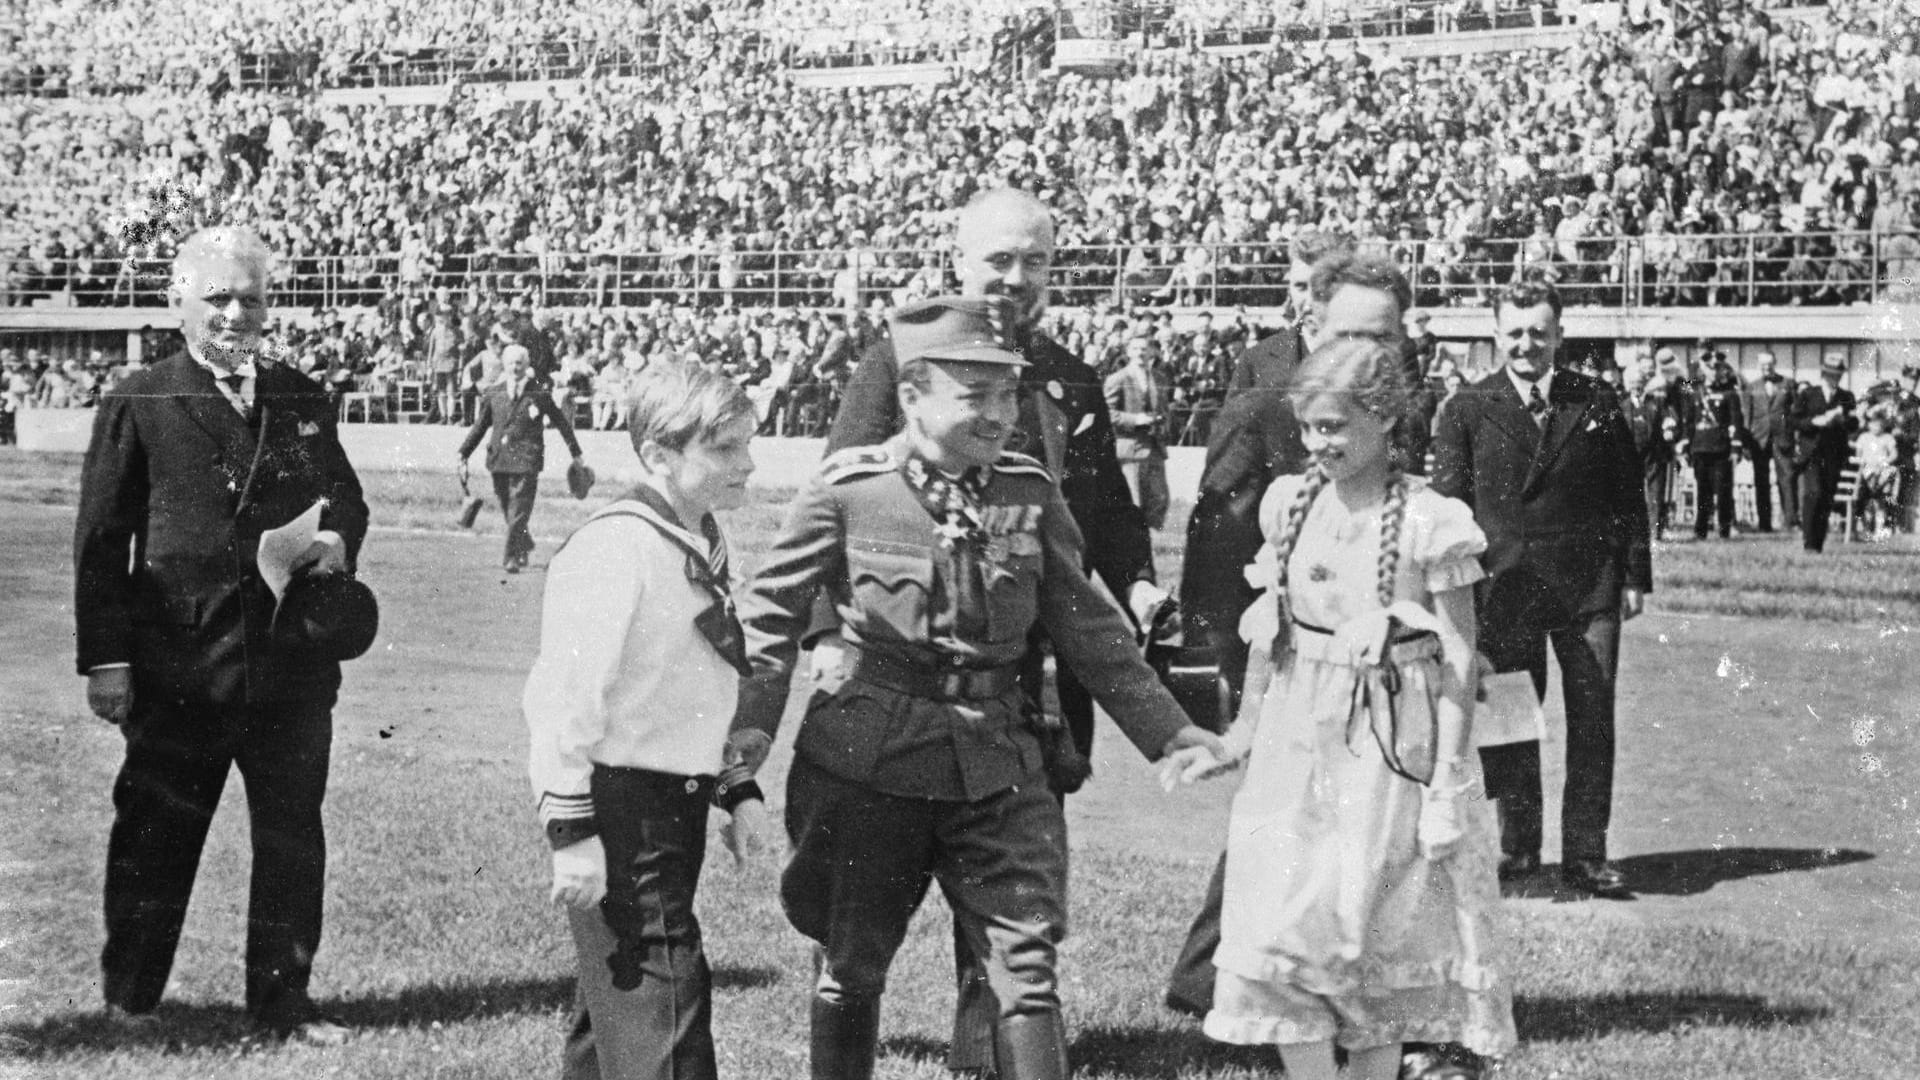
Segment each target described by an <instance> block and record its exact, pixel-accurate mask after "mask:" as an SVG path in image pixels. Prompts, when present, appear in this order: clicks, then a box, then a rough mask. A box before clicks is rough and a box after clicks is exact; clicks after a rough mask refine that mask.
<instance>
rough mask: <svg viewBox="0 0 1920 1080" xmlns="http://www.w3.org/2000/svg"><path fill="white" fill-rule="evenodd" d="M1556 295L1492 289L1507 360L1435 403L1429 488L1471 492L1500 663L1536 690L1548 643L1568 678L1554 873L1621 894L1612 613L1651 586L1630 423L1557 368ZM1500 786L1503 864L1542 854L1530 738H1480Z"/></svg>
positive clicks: (1632, 606) (1487, 618)
mask: <svg viewBox="0 0 1920 1080" xmlns="http://www.w3.org/2000/svg"><path fill="white" fill-rule="evenodd" d="M1560 307H1561V302H1560V295H1559V293H1558V291H1557V290H1555V289H1554V288H1553V286H1552V285H1550V284H1547V283H1545V282H1538V281H1523V282H1520V283H1517V284H1515V285H1513V286H1511V287H1510V288H1508V289H1506V290H1504V291H1503V292H1501V293H1500V294H1499V295H1498V296H1497V297H1496V298H1495V302H1494V327H1495V338H1494V349H1495V352H1496V353H1497V354H1498V355H1499V356H1500V357H1502V359H1503V360H1504V361H1505V364H1504V366H1503V367H1502V368H1501V369H1500V370H1498V371H1496V372H1494V373H1493V374H1491V375H1488V376H1487V377H1485V378H1483V379H1481V380H1479V381H1477V382H1475V383H1472V384H1470V385H1468V386H1467V387H1465V388H1463V389H1462V390H1461V391H1460V393H1459V394H1458V395H1457V396H1455V398H1454V399H1453V401H1452V402H1450V403H1449V404H1448V405H1447V408H1446V411H1445V412H1444V413H1443V414H1442V415H1441V418H1440V425H1439V430H1438V431H1437V432H1436V435H1435V438H1434V477H1433V487H1434V490H1435V491H1437V492H1439V493H1440V494H1442V495H1447V496H1450V497H1452V498H1456V499H1459V500H1461V501H1462V502H1465V503H1466V504H1467V505H1468V506H1470V507H1472V508H1473V516H1474V520H1476V521H1477V522H1479V524H1480V527H1481V528H1482V529H1484V530H1486V533H1487V553H1486V555H1485V556H1484V557H1483V559H1482V562H1483V563H1484V564H1485V566H1486V569H1487V574H1488V575H1489V576H1488V579H1487V580H1486V581H1485V582H1483V583H1482V584H1481V586H1480V589H1479V623H1480V649H1481V651H1482V652H1483V653H1485V654H1486V656H1487V658H1488V659H1489V660H1490V661H1492V663H1493V666H1494V670H1495V671H1502V672H1505V671H1527V672H1529V673H1530V674H1531V675H1532V676H1533V682H1534V686H1535V687H1536V689H1537V690H1538V691H1539V692H1540V693H1542V694H1544V693H1545V691H1546V680H1547V653H1546V647H1547V645H1548V644H1551V645H1552V646H1553V652H1554V655H1555V657H1556V658H1557V659H1558V660H1559V662H1560V675H1561V682H1562V684H1563V689H1564V691H1565V694H1566V713H1567V779H1566V797H1565V801H1564V803H1563V804H1562V805H1563V809H1562V811H1561V831H1560V835H1561V878H1562V880H1563V881H1564V882H1565V883H1566V884H1567V885H1568V886H1570V887H1572V888H1575V889H1578V890H1580V891H1583V892H1586V893H1590V894H1592V895H1596V896H1608V897H1621V896H1626V895H1629V891H1628V883H1627V880H1626V878H1625V876H1624V875H1622V874H1621V873H1620V871H1619V870H1618V869H1617V868H1616V867H1614V866H1612V865H1611V864H1610V863H1608V862H1607V853H1606V852H1607V827H1608V824H1609V820H1610V818H1611V815H1612V800H1613V759H1614V735H1613V731H1614V679H1615V676H1616V673H1617V670H1618V663H1619V648H1620V623H1621V621H1622V620H1624V619H1630V618H1633V617H1634V616H1635V615H1638V614H1639V613H1640V610H1641V606H1642V603H1643V598H1644V596H1645V594H1646V593H1647V592H1649V591H1650V590H1651V589H1652V587H1653V569H1652V556H1651V543H1650V540H1649V537H1648V531H1647V507H1646V501H1645V496H1644V494H1643V491H1642V488H1641V477H1642V472H1641V465H1640V459H1639V457H1638V456H1637V455H1636V454H1635V453H1634V446H1633V433H1632V430H1631V429H1630V428H1629V426H1628V423H1627V418H1626V416H1625V415H1624V413H1623V412H1622V411H1621V408H1620V403H1619V400H1618V399H1617V398H1616V396H1615V395H1614V392H1613V391H1612V390H1611V389H1610V388H1609V387H1607V386H1606V385H1605V384H1604V383H1602V382H1600V381H1599V380H1597V379H1593V378H1589V377H1588V376H1585V375H1582V374H1580V373H1579V372H1576V371H1570V370H1564V369H1562V370H1556V369H1555V367H1554V360H1555V357H1556V356H1557V354H1558V352H1559V349H1560ZM1481 761H1482V763H1483V764H1484V766H1485V769H1486V778H1487V794H1488V795H1489V796H1491V797H1493V798H1495V799H1498V800H1499V812H1500V824H1501V829H1500V834H1501V835H1500V843H1501V851H1502V859H1501V872H1502V876H1503V877H1505V878H1507V879H1509V880H1511V879H1513V878H1515V877H1517V876H1521V875H1526V874H1530V873H1532V872H1533V871H1535V870H1537V869H1538V867H1539V865H1540V845H1541V833H1542V824H1541V803H1542V800H1541V793H1540V744H1539V743H1538V742H1522V743H1515V744H1512V745H1509V746H1497V747H1488V748H1486V749H1484V750H1482V751H1481Z"/></svg>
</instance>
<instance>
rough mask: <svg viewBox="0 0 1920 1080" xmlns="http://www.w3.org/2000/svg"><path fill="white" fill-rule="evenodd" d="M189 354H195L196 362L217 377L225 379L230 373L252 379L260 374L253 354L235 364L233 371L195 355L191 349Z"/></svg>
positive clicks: (194, 360)
mask: <svg viewBox="0 0 1920 1080" xmlns="http://www.w3.org/2000/svg"><path fill="white" fill-rule="evenodd" d="M187 355H189V356H193V362H194V363H196V364H199V365H200V366H201V367H203V368H206V369H207V370H208V371H211V372H213V377H214V378H215V379H224V378H226V377H227V376H229V375H238V376H240V377H241V378H243V379H246V380H248V381H252V380H253V379H254V378H256V377H258V376H259V374H260V372H259V370H258V369H257V368H255V367H254V364H253V357H251V356H249V357H247V358H246V359H245V360H242V361H240V362H239V363H238V364H235V365H234V367H233V370H232V371H222V370H220V369H219V368H218V367H216V366H215V365H213V364H211V363H209V362H208V361H206V360H204V359H202V358H200V357H199V356H195V355H194V354H193V353H192V352H191V351H189V352H188V354H187Z"/></svg>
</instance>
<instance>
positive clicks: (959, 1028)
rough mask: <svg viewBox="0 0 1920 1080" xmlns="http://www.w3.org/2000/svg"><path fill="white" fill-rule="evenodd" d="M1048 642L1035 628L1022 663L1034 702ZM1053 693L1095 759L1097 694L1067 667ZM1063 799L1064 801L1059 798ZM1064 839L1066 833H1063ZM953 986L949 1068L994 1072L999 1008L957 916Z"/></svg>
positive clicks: (1082, 747) (1057, 672)
mask: <svg viewBox="0 0 1920 1080" xmlns="http://www.w3.org/2000/svg"><path fill="white" fill-rule="evenodd" d="M1045 641H1046V637H1045V634H1044V633H1042V632H1041V631H1039V630H1038V629H1037V628H1036V630H1035V632H1034V635H1033V636H1032V637H1031V638H1030V639H1029V641H1028V647H1027V655H1026V656H1025V657H1023V658H1022V659H1021V661H1020V688H1021V689H1022V690H1023V691H1024V692H1025V693H1026V695H1027V697H1028V698H1029V699H1030V700H1032V701H1036V702H1041V701H1045V700H1046V699H1045V697H1044V694H1045V691H1046V648H1045ZM1053 691H1054V694H1055V696H1056V697H1058V698H1059V701H1060V717H1061V719H1062V720H1063V721H1064V722H1065V723H1066V725H1067V733H1068V734H1069V735H1070V736H1071V737H1072V738H1073V745H1074V746H1075V747H1076V748H1077V749H1079V751H1080V753H1081V754H1082V755H1083V756H1086V757H1091V756H1092V755H1093V694H1092V693H1090V692H1089V691H1088V690H1087V688H1086V685H1085V684H1084V683H1082V682H1081V681H1080V679H1079V677H1078V676H1076V675H1074V673H1073V671H1072V670H1071V669H1070V668H1068V667H1067V666H1066V665H1065V664H1055V665H1054V670H1053ZM1061 798H1063V799H1064V798H1065V796H1061ZM1061 835H1062V836H1063V837H1064V836H1065V833H1064V831H1063V832H1062V834H1061ZM953 968H954V984H955V987H956V990H957V991H958V993H957V997H956V999H955V1001H954V1007H953V1038H952V1042H951V1043H950V1045H949V1047H948V1050H947V1068H949V1069H952V1070H954V1071H955V1072H960V1071H963V1070H966V1069H988V1068H992V1067H993V1025H994V1023H995V1022H996V1021H997V1020H998V1019H999V1014H1000V1009H999V1004H998V1003H997V1002H996V1001H994V997H993V989H992V987H991V986H990V985H989V984H988V982H987V969H986V965H985V964H983V963H982V962H981V960H980V958H979V957H978V956H976V955H975V954H974V952H973V950H972V948H971V947H969V946H968V944H967V932H966V929H965V928H964V927H963V926H962V925H961V921H960V919H959V918H958V917H956V918H955V919H954V922H953Z"/></svg>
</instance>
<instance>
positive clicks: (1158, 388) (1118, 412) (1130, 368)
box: [1106, 335, 1171, 529]
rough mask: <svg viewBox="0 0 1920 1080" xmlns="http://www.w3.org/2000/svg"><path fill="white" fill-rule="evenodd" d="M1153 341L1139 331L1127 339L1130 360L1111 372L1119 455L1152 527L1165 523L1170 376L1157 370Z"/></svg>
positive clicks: (1109, 396) (1110, 402)
mask: <svg viewBox="0 0 1920 1080" xmlns="http://www.w3.org/2000/svg"><path fill="white" fill-rule="evenodd" d="M1153 350H1154V346H1153V343H1152V342H1151V341H1148V340H1147V339H1146V338H1144V337H1140V336H1138V335H1135V336H1134V337H1130V338H1128V339H1127V363H1126V366H1124V367H1122V368H1121V369H1120V370H1119V371H1116V372H1114V373H1113V374H1111V375H1109V376H1107V379H1106V397H1107V411H1108V412H1109V413H1111V414H1112V416H1113V427H1114V432H1115V435H1114V456H1115V457H1117V458H1118V459H1119V460H1120V471H1121V473H1122V474H1123V475H1125V476H1126V478H1127V487H1128V488H1129V489H1131V490H1132V492H1133V501H1134V505H1136V506H1138V507H1140V513H1141V515H1142V516H1143V517H1145V518H1146V520H1147V528H1148V529H1158V528H1159V527H1160V526H1162V525H1164V524H1166V521H1167V505H1168V503H1169V502H1170V501H1171V496H1170V495H1169V493H1168V491H1167V440H1166V431H1167V404H1168V396H1169V393H1168V388H1167V381H1166V379H1164V378H1162V377H1161V375H1160V373H1159V372H1158V371H1155V370H1154V362H1153Z"/></svg>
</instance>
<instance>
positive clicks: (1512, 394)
mask: <svg viewBox="0 0 1920 1080" xmlns="http://www.w3.org/2000/svg"><path fill="white" fill-rule="evenodd" d="M1479 385H1480V386H1481V387H1482V388H1483V389H1484V397H1485V401H1486V409H1485V413H1484V415H1485V416H1486V418H1487V420H1488V421H1489V422H1490V423H1491V424H1492V425H1493V426H1494V427H1495V428H1498V429H1499V430H1500V432H1501V433H1502V434H1504V435H1506V437H1507V438H1508V439H1510V440H1512V441H1513V443H1514V445H1515V446H1518V447H1519V448H1520V451H1521V453H1523V454H1524V455H1526V456H1527V457H1529V458H1530V457H1532V456H1533V452H1534V450H1535V449H1536V448H1537V447H1538V446H1539V444H1540V426H1539V425H1538V424H1535V423H1534V422H1533V414H1532V413H1530V412H1528V411H1527V403H1526V402H1525V401H1522V400H1521V399H1520V392H1519V391H1518V390H1515V389H1514V388H1513V380H1512V379H1509V378H1508V377H1507V372H1506V369H1504V368H1502V369H1501V370H1499V371H1496V372H1494V373H1493V374H1491V375H1489V376H1487V377H1486V378H1485V379H1482V380H1481V381H1480V384H1479Z"/></svg>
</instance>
